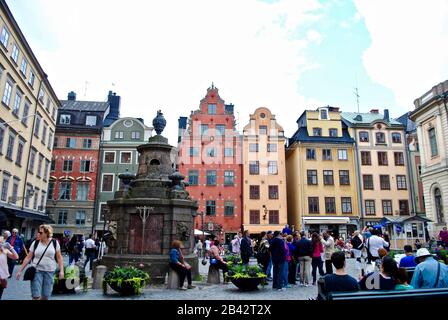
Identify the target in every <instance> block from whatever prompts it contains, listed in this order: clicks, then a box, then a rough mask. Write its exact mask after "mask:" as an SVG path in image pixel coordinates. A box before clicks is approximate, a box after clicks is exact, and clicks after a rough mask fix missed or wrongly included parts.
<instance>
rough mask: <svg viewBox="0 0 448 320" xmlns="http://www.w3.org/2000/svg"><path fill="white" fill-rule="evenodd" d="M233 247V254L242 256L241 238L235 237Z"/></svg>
mask: <svg viewBox="0 0 448 320" xmlns="http://www.w3.org/2000/svg"><path fill="white" fill-rule="evenodd" d="M231 245H232V253H233V254H240V246H241V240H240V237H239V236H238V235H235V237H233V240H232V242H231Z"/></svg>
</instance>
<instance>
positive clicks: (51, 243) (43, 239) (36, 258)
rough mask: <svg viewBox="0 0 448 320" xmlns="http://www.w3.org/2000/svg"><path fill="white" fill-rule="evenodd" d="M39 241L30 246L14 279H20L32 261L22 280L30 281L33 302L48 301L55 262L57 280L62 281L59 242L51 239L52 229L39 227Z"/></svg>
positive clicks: (62, 271)
mask: <svg viewBox="0 0 448 320" xmlns="http://www.w3.org/2000/svg"><path fill="white" fill-rule="evenodd" d="M38 233H39V238H40V239H39V240H36V241H34V242H33V243H32V244H31V247H30V252H29V253H28V255H27V257H26V258H25V260H24V261H23V263H22V265H21V266H20V269H19V271H18V272H17V275H16V278H17V280H19V279H20V276H21V274H22V271H23V269H25V267H26V266H27V265H28V263H29V262H30V261H32V265H31V266H30V267H29V268H28V269H27V271H26V272H25V275H24V280H30V281H31V295H32V297H33V300H48V298H49V297H50V295H51V292H52V290H53V282H54V279H53V275H54V272H55V270H56V260H57V264H58V265H59V270H60V271H59V279H60V280H62V279H64V262H63V260H62V255H61V247H60V246H59V242H57V241H56V240H54V239H52V236H53V228H52V227H51V226H49V225H41V226H39V232H38Z"/></svg>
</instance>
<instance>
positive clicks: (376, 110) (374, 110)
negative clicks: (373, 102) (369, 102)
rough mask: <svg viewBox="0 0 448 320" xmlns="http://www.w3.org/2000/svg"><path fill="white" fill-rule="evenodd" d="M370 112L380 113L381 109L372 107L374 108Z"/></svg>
mask: <svg viewBox="0 0 448 320" xmlns="http://www.w3.org/2000/svg"><path fill="white" fill-rule="evenodd" d="M370 113H373V114H378V113H379V110H378V109H372V110H370Z"/></svg>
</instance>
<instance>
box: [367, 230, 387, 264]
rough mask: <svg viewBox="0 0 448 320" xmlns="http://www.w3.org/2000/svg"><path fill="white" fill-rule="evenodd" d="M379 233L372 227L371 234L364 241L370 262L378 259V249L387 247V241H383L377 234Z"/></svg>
mask: <svg viewBox="0 0 448 320" xmlns="http://www.w3.org/2000/svg"><path fill="white" fill-rule="evenodd" d="M379 233H380V232H379V230H377V229H373V230H372V236H371V237H370V238H369V239H367V242H366V247H367V250H368V251H369V253H370V257H371V261H372V262H375V261H376V260H378V259H380V255H379V253H378V250H379V249H381V248H388V247H389V243H388V242H387V241H385V240H384V239H383V238H381V237H379V236H378V235H379Z"/></svg>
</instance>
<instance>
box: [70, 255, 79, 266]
mask: <svg viewBox="0 0 448 320" xmlns="http://www.w3.org/2000/svg"><path fill="white" fill-rule="evenodd" d="M78 260H79V255H77V254H69V255H68V264H69V265H71V264H72V262H73V261H75V263H76V262H78Z"/></svg>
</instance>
